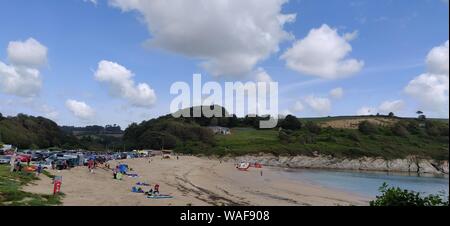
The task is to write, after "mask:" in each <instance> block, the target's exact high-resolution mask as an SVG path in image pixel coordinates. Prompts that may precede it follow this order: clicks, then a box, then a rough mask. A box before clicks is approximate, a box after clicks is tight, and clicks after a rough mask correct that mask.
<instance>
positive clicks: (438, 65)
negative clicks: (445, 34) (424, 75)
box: [426, 40, 449, 75]
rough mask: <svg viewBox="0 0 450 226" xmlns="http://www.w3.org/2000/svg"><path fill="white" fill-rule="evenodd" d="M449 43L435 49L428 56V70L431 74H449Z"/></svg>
mask: <svg viewBox="0 0 450 226" xmlns="http://www.w3.org/2000/svg"><path fill="white" fill-rule="evenodd" d="M448 45H449V41H448V40H447V42H445V43H444V44H443V45H441V46H438V47H435V48H433V49H432V50H431V51H430V53H428V56H427V60H426V61H427V69H428V72H429V73H431V74H443V75H448V74H449V51H448Z"/></svg>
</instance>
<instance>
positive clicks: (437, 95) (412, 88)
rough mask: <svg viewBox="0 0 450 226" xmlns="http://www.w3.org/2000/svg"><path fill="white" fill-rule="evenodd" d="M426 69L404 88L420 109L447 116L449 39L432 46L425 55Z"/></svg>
mask: <svg viewBox="0 0 450 226" xmlns="http://www.w3.org/2000/svg"><path fill="white" fill-rule="evenodd" d="M426 62H427V69H428V71H427V72H426V73H424V74H422V75H420V76H418V77H416V78H414V79H413V80H412V81H411V82H410V83H409V84H408V85H407V86H406V88H405V92H406V93H407V94H408V95H410V96H411V97H413V98H414V99H415V100H416V101H417V102H418V103H419V107H420V108H421V110H422V111H431V112H434V113H437V114H439V115H440V116H446V117H448V114H449V111H448V108H449V96H448V92H449V41H448V40H447V42H445V43H444V44H443V45H441V46H438V47H435V48H433V49H432V50H431V51H430V53H429V54H428V56H427V59H426Z"/></svg>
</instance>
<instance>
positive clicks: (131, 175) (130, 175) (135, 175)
mask: <svg viewBox="0 0 450 226" xmlns="http://www.w3.org/2000/svg"><path fill="white" fill-rule="evenodd" d="M127 176H128V177H133V178H136V177H139V175H137V174H127Z"/></svg>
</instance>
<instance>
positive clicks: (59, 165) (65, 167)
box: [55, 159, 69, 170]
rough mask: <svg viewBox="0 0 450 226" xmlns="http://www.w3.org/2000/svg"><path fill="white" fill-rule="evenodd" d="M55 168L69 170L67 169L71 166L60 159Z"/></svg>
mask: <svg viewBox="0 0 450 226" xmlns="http://www.w3.org/2000/svg"><path fill="white" fill-rule="evenodd" d="M55 167H56V169H57V170H64V169H67V167H69V165H68V164H67V161H66V160H63V159H59V160H56V161H55Z"/></svg>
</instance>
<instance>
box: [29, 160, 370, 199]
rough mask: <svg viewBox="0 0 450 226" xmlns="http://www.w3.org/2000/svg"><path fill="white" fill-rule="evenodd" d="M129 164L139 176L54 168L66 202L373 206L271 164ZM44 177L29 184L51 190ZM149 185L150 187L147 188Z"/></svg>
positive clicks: (40, 190) (33, 189)
mask: <svg viewBox="0 0 450 226" xmlns="http://www.w3.org/2000/svg"><path fill="white" fill-rule="evenodd" d="M119 162H121V163H126V164H128V165H129V166H130V167H131V168H133V169H134V172H133V173H137V174H139V176H140V177H139V178H130V177H124V180H122V181H117V180H113V179H112V172H111V171H107V170H104V169H97V170H95V173H94V174H90V173H89V172H88V170H87V168H86V167H77V168H73V169H71V170H66V171H53V170H50V172H51V173H52V174H53V175H56V176H62V177H63V184H62V189H61V191H62V192H63V193H64V194H65V197H64V198H63V200H62V202H63V205H65V206H86V205H87V206H223V205H224V206H310V205H312V206H336V205H368V201H369V198H368V197H362V196H359V195H357V194H353V193H349V192H344V191H341V190H338V189H330V188H325V187H323V186H319V185H315V184H312V183H310V182H308V181H292V180H288V179H286V178H280V177H279V176H278V173H277V170H280V169H274V168H272V167H265V168H263V169H262V172H263V176H261V175H260V174H261V172H260V171H261V170H260V169H254V168H251V169H250V170H249V171H248V172H241V171H238V170H237V169H236V168H235V167H234V164H232V163H231V162H225V161H222V162H221V161H220V160H217V159H215V160H208V159H205V158H199V157H193V156H180V160H176V159H172V160H162V159H161V158H152V161H151V162H150V163H148V159H145V158H144V159H127V160H121V161H111V162H110V164H111V166H112V167H114V166H115V165H116V164H118V163H119ZM45 177H46V176H44V175H41V180H39V181H37V182H36V183H35V184H34V185H30V186H27V187H25V190H26V191H28V192H33V193H44V194H45V193H47V194H48V193H49V192H51V191H52V184H51V180H50V179H49V178H45ZM136 182H146V183H150V184H151V185H155V184H156V183H157V184H159V185H160V186H161V194H169V195H172V196H173V197H174V198H173V199H165V200H151V199H148V198H146V197H145V196H144V195H143V194H135V193H131V187H133V186H135V184H136ZM144 189H148V188H144Z"/></svg>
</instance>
